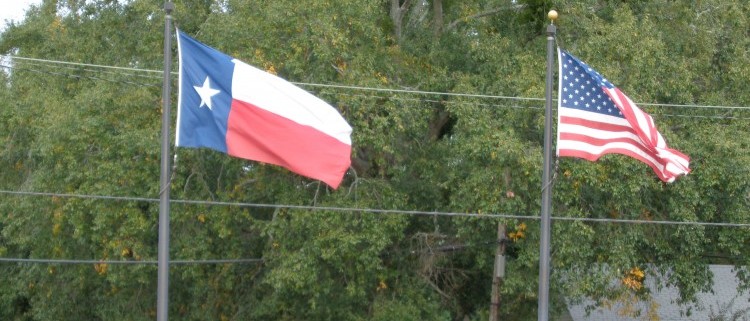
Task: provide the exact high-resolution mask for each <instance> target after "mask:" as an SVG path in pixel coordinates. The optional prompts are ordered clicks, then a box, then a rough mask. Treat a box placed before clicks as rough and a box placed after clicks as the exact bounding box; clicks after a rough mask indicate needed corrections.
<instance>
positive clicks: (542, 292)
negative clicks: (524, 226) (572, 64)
mask: <svg viewBox="0 0 750 321" xmlns="http://www.w3.org/2000/svg"><path fill="white" fill-rule="evenodd" d="M548 17H549V18H550V19H551V20H552V21H553V22H554V20H555V19H556V18H557V12H555V11H554V10H552V11H550V12H549V14H548ZM556 32H557V28H556V27H555V25H554V24H553V23H550V24H549V26H547V87H546V92H545V93H546V97H545V98H546V102H545V112H544V117H545V119H544V169H543V172H542V214H541V230H542V232H541V237H540V239H539V309H538V316H539V318H538V320H539V321H547V320H549V270H550V267H549V265H550V254H549V253H550V249H549V248H550V238H551V237H550V224H551V219H550V210H551V208H552V85H553V84H552V82H553V80H552V74H553V73H552V71H553V69H552V68H554V63H555V55H554V52H555V33H556Z"/></svg>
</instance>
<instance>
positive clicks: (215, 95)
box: [176, 30, 352, 188]
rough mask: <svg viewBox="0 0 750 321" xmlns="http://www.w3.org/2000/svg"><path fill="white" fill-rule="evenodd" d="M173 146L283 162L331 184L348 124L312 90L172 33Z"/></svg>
mask: <svg viewBox="0 0 750 321" xmlns="http://www.w3.org/2000/svg"><path fill="white" fill-rule="evenodd" d="M177 46H178V51H179V59H180V60H179V61H180V72H179V88H180V89H179V99H178V110H177V134H176V140H177V141H176V146H178V147H207V148H210V149H214V150H217V151H220V152H223V153H226V154H228V155H231V156H234V157H239V158H243V159H250V160H254V161H259V162H264V163H269V164H275V165H279V166H283V167H284V168H287V169H289V170H291V171H292V172H295V173H297V174H300V175H303V176H307V177H310V178H313V179H318V180H321V181H323V182H325V183H326V184H328V185H329V186H331V187H333V188H338V186H339V184H341V180H342V179H343V177H344V174H345V173H346V171H347V169H348V168H349V165H350V164H351V144H352V143H351V138H350V136H351V133H352V128H351V126H349V124H348V123H347V122H346V120H344V118H343V117H341V114H339V112H338V111H337V110H336V109H335V108H333V107H332V106H330V105H329V104H327V103H326V102H324V101H323V100H321V99H319V98H318V97H315V96H314V95H312V94H310V93H308V92H306V91H304V90H302V89H300V88H299V87H296V86H294V85H293V84H291V83H289V82H287V81H285V80H283V79H281V78H279V77H276V76H274V75H272V74H269V73H267V72H265V71H262V70H260V69H257V68H254V67H252V66H250V65H248V64H246V63H243V62H241V61H239V60H237V59H234V58H232V57H230V56H228V55H226V54H224V53H221V52H219V51H218V50H216V49H213V48H211V47H209V46H206V45H204V44H202V43H200V42H198V41H197V40H195V39H193V38H191V37H189V36H187V35H186V34H184V33H182V32H181V31H179V30H178V31H177Z"/></svg>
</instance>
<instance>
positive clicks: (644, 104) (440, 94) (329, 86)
mask: <svg viewBox="0 0 750 321" xmlns="http://www.w3.org/2000/svg"><path fill="white" fill-rule="evenodd" d="M1 56H2V57H4V58H10V59H20V60H28V61H36V62H44V63H50V64H61V65H73V66H85V67H93V68H102V69H112V70H126V71H138V72H148V73H162V71H161V70H154V69H142V68H131V67H117V66H107V65H96V64H86V63H75V62H67V61H59V60H48V59H37V58H26V57H20V56H15V55H1ZM172 74H177V72H172ZM291 83H293V84H295V85H299V86H308V87H323V88H338V89H349V90H363V91H376V92H389V93H407V94H419V95H439V96H455V97H467V98H485V99H506V100H517V101H544V98H537V97H520V96H502V95H486V94H471V93H450V92H436V91H423V90H413V89H394V88H377V87H365V86H350V85H340V84H318V83H305V82H291ZM636 104H637V105H639V106H656V107H678V108H705V109H736V110H750V106H723V105H698V104H662V103H636Z"/></svg>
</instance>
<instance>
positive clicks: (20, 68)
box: [0, 65, 161, 87]
mask: <svg viewBox="0 0 750 321" xmlns="http://www.w3.org/2000/svg"><path fill="white" fill-rule="evenodd" d="M0 68H6V69H14V70H20V71H29V72H36V73H41V74H47V75H55V76H63V77H69V78H75V79H92V80H103V81H108V82H114V83H122V84H128V85H135V86H141V87H159V86H161V85H160V84H144V83H137V82H132V81H127V80H115V79H107V78H101V77H96V76H82V75H74V74H70V73H61V72H55V71H47V70H39V69H31V68H25V67H11V66H6V65H0Z"/></svg>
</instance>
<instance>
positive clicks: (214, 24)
mask: <svg viewBox="0 0 750 321" xmlns="http://www.w3.org/2000/svg"><path fill="white" fill-rule="evenodd" d="M174 2H175V6H176V7H175V11H174V21H175V25H176V26H177V27H178V28H179V29H180V30H182V31H184V32H186V33H188V34H190V35H192V36H194V37H195V38H197V39H198V40H200V41H202V42H204V43H206V44H209V45H210V46H213V47H215V48H217V49H219V50H221V51H223V52H226V53H227V54H229V55H232V56H233V57H236V58H238V59H240V60H243V61H245V62H247V63H250V64H252V65H255V66H258V67H259V68H262V69H265V70H267V71H269V72H272V73H275V74H277V75H279V76H281V77H283V78H285V79H288V80H290V81H293V82H296V83H299V84H300V86H302V87H304V88H305V89H306V90H309V91H311V92H313V93H315V94H316V95H318V96H320V97H321V98H323V99H324V100H326V101H328V102H330V103H331V104H332V105H334V106H335V107H336V108H338V110H339V111H340V112H341V113H342V115H343V116H344V117H345V118H346V119H347V121H348V122H349V123H350V124H351V125H352V127H353V128H354V132H353V134H352V139H353V153H352V167H351V169H350V170H349V172H348V173H347V174H346V177H345V180H344V183H343V184H342V186H341V187H340V188H339V189H337V190H331V189H330V188H327V187H326V186H325V184H322V183H320V182H317V181H312V180H309V179H306V178H304V177H301V176H298V175H295V174H293V173H291V172H289V171H287V170H284V169H281V168H278V167H274V166H270V165H264V164H261V163H257V162H251V161H247V160H241V159H235V158H231V157H227V156H226V155H223V154H220V153H217V152H213V151H210V150H203V149H177V150H174V152H175V153H176V155H177V158H176V165H175V167H174V168H175V171H174V173H173V174H174V175H173V178H172V183H171V194H172V198H173V199H174V200H190V201H191V202H175V203H173V204H172V209H171V222H172V223H171V240H172V241H171V254H170V255H171V257H172V259H174V260H182V261H188V262H190V261H202V260H211V259H247V258H252V259H259V260H257V261H256V260H251V261H242V262H235V263H220V264H216V263H210V264H206V263H204V264H198V263H196V264H174V265H173V266H172V268H171V271H170V273H171V274H170V305H169V306H170V315H171V316H174V318H175V319H179V320H484V319H486V318H487V315H488V313H489V312H488V311H489V302H490V286H491V276H492V270H493V260H494V254H495V247H496V245H497V242H496V235H495V233H496V227H497V224H503V225H505V226H506V230H507V232H508V233H507V236H508V240H507V241H506V256H507V266H506V273H505V278H504V279H503V282H502V287H501V297H502V300H501V309H500V310H501V314H502V315H503V317H504V318H503V319H514V320H525V319H529V320H532V319H535V318H536V307H537V288H538V284H537V279H538V260H539V220H538V216H539V212H540V197H541V185H542V183H541V173H542V136H543V131H544V128H543V126H544V110H543V106H544V102H543V99H540V97H544V75H545V68H546V67H545V56H546V53H545V41H546V39H545V34H544V28H545V25H546V24H547V23H548V20H547V18H546V12H547V11H548V10H549V9H552V8H554V9H557V10H558V11H559V12H560V18H559V20H558V21H557V25H558V35H557V42H558V45H559V46H560V47H562V48H565V49H566V50H569V51H571V52H572V53H574V54H575V55H577V56H578V57H580V58H582V59H583V60H585V61H586V62H587V63H589V64H590V65H592V66H594V67H595V68H596V69H597V70H598V71H599V72H601V73H602V74H603V75H606V76H607V77H608V78H609V79H610V80H611V81H612V82H613V83H615V84H616V85H617V86H618V87H620V88H621V89H622V90H623V91H624V92H626V93H628V95H629V96H630V97H631V98H633V100H634V101H636V102H639V103H640V105H641V107H642V108H643V109H644V110H645V111H646V112H648V113H650V114H651V115H652V116H653V117H654V119H655V121H656V123H657V126H658V127H659V130H660V132H661V133H662V134H663V135H664V136H665V138H666V139H667V141H668V142H669V144H670V146H671V147H673V148H675V149H678V150H681V151H683V152H685V153H686V154H688V155H690V157H691V160H692V161H691V168H692V171H693V172H692V173H691V174H690V175H688V176H686V177H682V178H680V179H678V181H677V182H675V183H672V184H665V183H663V182H661V181H660V180H658V178H657V177H656V176H655V175H653V172H652V171H651V169H650V168H649V167H648V166H646V165H644V164H643V163H640V162H638V161H636V160H634V159H631V158H628V157H625V156H621V155H609V156H605V157H603V158H602V159H601V160H599V161H598V162H586V161H582V160H577V159H570V158H565V159H559V160H558V161H557V162H556V164H555V170H554V172H555V175H554V176H555V179H554V186H553V188H554V189H553V206H552V208H553V211H552V215H553V216H554V217H555V218H556V219H555V220H554V221H553V222H554V224H553V227H552V245H551V246H552V278H551V279H552V284H551V291H552V302H551V307H552V313H554V314H555V315H557V314H558V313H562V312H563V310H564V308H565V302H564V298H567V299H570V300H578V299H582V298H587V297H588V298H593V299H594V302H595V303H596V304H600V305H607V304H610V303H611V302H615V301H621V302H632V301H634V300H643V301H648V300H649V293H650V291H652V290H655V289H648V288H645V287H643V283H642V281H643V277H644V276H645V277H654V278H658V279H659V281H660V284H661V285H675V286H678V287H679V289H680V295H681V303H685V304H689V303H690V302H692V301H693V300H694V298H695V294H696V293H697V292H700V291H704V290H707V289H709V286H710V272H709V270H708V268H707V266H708V264H734V265H737V267H738V269H739V272H740V273H739V275H740V276H741V277H742V280H741V281H742V283H741V284H740V286H742V287H748V286H749V285H750V279H749V278H750V275H748V271H747V268H746V266H747V265H748V263H750V262H749V260H750V258H749V257H748V256H747V255H745V254H746V253H748V251H750V233H748V229H747V227H732V226H715V225H705V224H704V225H699V224H649V223H648V221H658V222H662V223H663V222H709V223H744V224H746V223H748V222H750V211H749V209H750V153H748V150H750V149H749V148H750V146H749V144H750V135H747V134H745V133H746V132H747V131H748V128H749V127H748V120H750V107H747V106H750V83H749V82H748V81H747V80H748V75H750V55H748V49H749V48H750V38H748V37H747V30H748V29H749V28H750V20H749V19H750V18H748V17H749V16H750V3H747V2H746V1H744V0H701V1H687V0H679V1H674V0H650V1H642V0H633V1H613V0H584V1H581V0H559V1H551V0H514V1H511V0H484V1H479V0H463V1H457V0H427V1H412V0H378V1H356V0H338V1H329V0H306V1H299V0H274V1H267V0H219V1H209V0H177V1H174ZM162 4H163V1H160V0H130V1H126V0H121V1H117V0H108V1H91V0H77V1H73V0H68V1H58V0H44V1H43V2H42V4H41V5H39V6H37V7H33V8H32V10H30V11H29V12H28V13H27V16H26V18H25V19H24V20H23V21H22V22H17V23H13V24H11V25H10V26H9V27H8V28H7V29H6V30H5V31H4V32H3V33H1V34H0V52H2V53H3V54H7V55H13V56H16V57H18V58H16V59H12V60H7V59H6V60H4V61H3V62H2V64H3V70H4V71H5V72H2V73H0V80H1V81H2V82H3V83H4V84H5V85H4V86H0V141H2V143H3V145H2V148H1V149H0V168H2V171H0V190H2V193H1V194H0V258H33V259H65V260H102V261H127V262H130V263H132V262H136V263H138V262H139V261H144V262H145V261H154V260H156V256H157V246H156V245H157V239H158V235H157V223H158V222H157V221H158V220H157V218H158V203H157V202H155V201H154V199H157V198H158V193H159V190H158V189H159V187H158V185H159V183H158V181H159V179H158V177H159V170H160V169H159V150H160V145H159V144H160V137H159V135H160V126H161V73H160V70H161V68H162V66H163V51H162V46H163V41H164V39H163V35H162V31H163V29H164V12H163V10H162ZM174 49H175V51H176V48H174ZM23 58H35V59H23ZM59 62H65V63H59ZM106 66H113V67H118V68H107V67H106ZM173 80H174V81H176V77H173ZM324 84H325V85H333V86H322V85H324ZM173 128H174V127H173ZM19 192H20V193H19ZM38 193H41V194H38ZM382 210H395V211H382ZM432 212H435V213H441V214H439V215H430V214H429V213H432ZM445 214H449V215H445ZM461 214H469V215H461ZM576 218H587V219H591V218H593V219H603V220H605V221H606V220H612V219H617V220H638V221H639V222H641V223H639V224H632V223H622V222H602V221H592V220H580V219H576ZM644 222H645V223H644ZM0 284H3V286H2V287H0V319H2V320H24V321H31V320H33V321H43V320H152V319H153V318H154V317H155V313H156V266H155V265H153V264H111V263H109V264H107V263H100V264H59V263H56V264H32V263H7V262H6V263H3V262H0ZM653 309H658V307H654V308H653ZM642 312H643V313H644V314H643V315H647V312H653V311H642Z"/></svg>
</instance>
